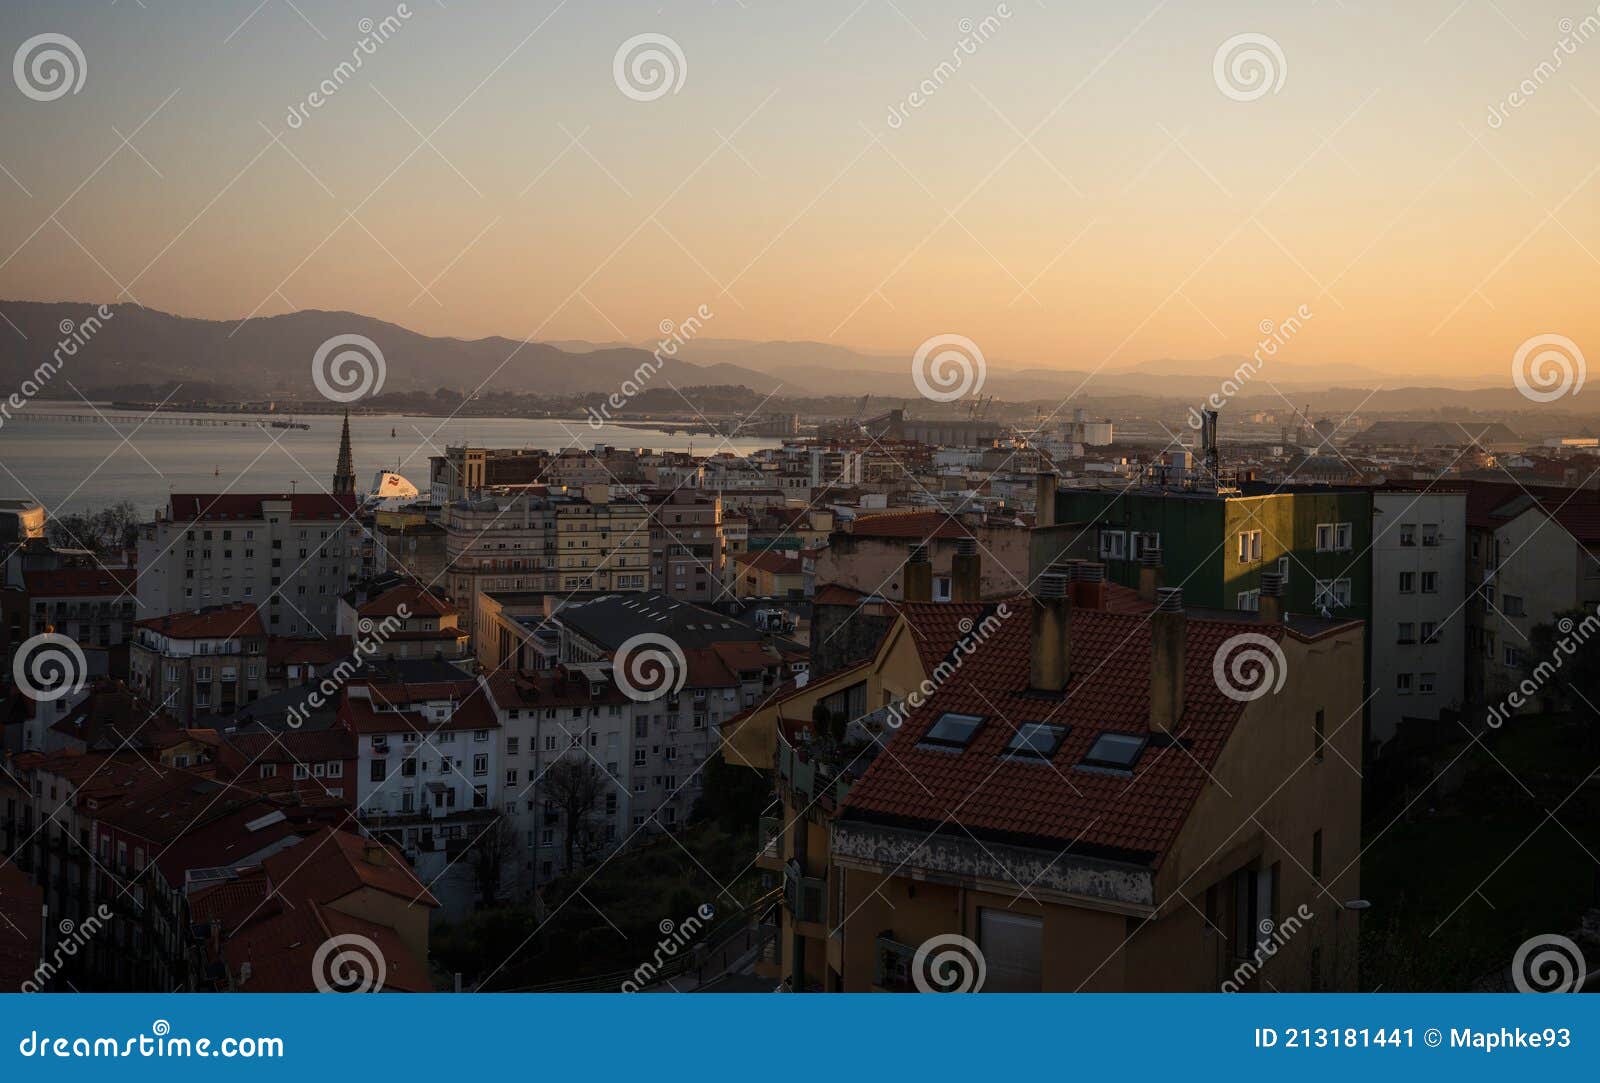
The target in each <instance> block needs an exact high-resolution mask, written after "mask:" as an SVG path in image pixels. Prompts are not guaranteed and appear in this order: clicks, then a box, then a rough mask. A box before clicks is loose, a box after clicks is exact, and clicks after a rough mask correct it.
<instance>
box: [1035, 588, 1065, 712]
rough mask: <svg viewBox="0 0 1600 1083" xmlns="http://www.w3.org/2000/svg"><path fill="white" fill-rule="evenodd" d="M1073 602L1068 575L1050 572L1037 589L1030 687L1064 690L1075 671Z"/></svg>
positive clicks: (1052, 690) (1040, 690) (1037, 689)
mask: <svg viewBox="0 0 1600 1083" xmlns="http://www.w3.org/2000/svg"><path fill="white" fill-rule="evenodd" d="M1071 653H1072V603H1071V601H1070V600H1069V599H1068V598H1067V577H1066V576H1064V575H1061V574H1060V573H1059V572H1046V573H1045V574H1043V575H1041V576H1040V577H1039V581H1038V583H1037V584H1035V586H1034V592H1033V629H1032V635H1031V637H1030V639H1029V640H1028V687H1030V688H1032V689H1034V690H1035V691H1038V692H1060V691H1062V690H1063V689H1065V688H1066V687H1067V677H1068V675H1069V674H1070V673H1071Z"/></svg>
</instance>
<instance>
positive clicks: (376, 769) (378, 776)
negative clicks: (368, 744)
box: [368, 760, 389, 782]
mask: <svg viewBox="0 0 1600 1083" xmlns="http://www.w3.org/2000/svg"><path fill="white" fill-rule="evenodd" d="M388 765H389V761H388V760H373V761H372V774H371V775H370V776H368V777H370V778H371V780H372V781H373V782H382V781H383V780H384V779H386V778H388V777H389V766H388Z"/></svg>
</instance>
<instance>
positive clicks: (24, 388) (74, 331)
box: [0, 305, 115, 425]
mask: <svg viewBox="0 0 1600 1083" xmlns="http://www.w3.org/2000/svg"><path fill="white" fill-rule="evenodd" d="M114 315H115V313H113V312H112V311H111V309H110V308H108V307H106V306H105V305H101V306H99V307H98V308H96V309H95V310H94V311H93V312H92V313H90V314H89V315H88V316H86V317H84V318H83V319H81V320H79V321H78V322H77V323H74V322H72V321H71V320H62V321H61V323H60V325H59V326H60V330H61V337H60V338H59V339H57V340H56V348H55V350H54V351H52V352H51V354H50V356H49V357H47V358H45V360H43V361H42V362H40V363H39V367H38V368H36V369H34V370H33V371H32V372H31V373H29V374H28V375H27V376H25V377H23V380H22V385H21V386H20V387H18V388H17V390H15V391H13V392H12V393H11V394H10V395H8V396H7V397H6V399H5V401H3V402H0V425H4V424H5V423H6V422H7V421H10V420H11V411H13V410H21V409H22V408H23V407H24V406H27V405H28V403H29V402H30V401H31V400H32V399H33V397H34V396H35V395H37V394H39V392H40V391H42V390H44V385H45V384H47V383H49V382H50V381H51V379H53V378H54V377H55V374H56V373H58V372H60V371H61V370H62V369H63V368H64V367H65V366H66V363H67V361H68V360H70V359H71V358H73V357H76V356H77V353H78V351H79V350H80V349H82V348H83V347H85V346H87V345H88V344H89V340H90V339H92V338H94V336H95V335H97V334H99V333H100V328H101V327H103V326H105V324H106V322H107V321H109V320H110V319H111V318H112V317H113V316H114Z"/></svg>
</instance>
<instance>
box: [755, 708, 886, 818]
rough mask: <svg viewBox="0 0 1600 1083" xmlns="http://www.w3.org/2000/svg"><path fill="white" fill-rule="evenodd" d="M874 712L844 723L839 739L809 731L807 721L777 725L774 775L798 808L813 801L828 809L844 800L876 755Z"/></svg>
mask: <svg viewBox="0 0 1600 1083" xmlns="http://www.w3.org/2000/svg"><path fill="white" fill-rule="evenodd" d="M881 713H882V712H874V713H873V714H870V715H864V716H862V717H861V718H858V719H856V720H854V721H852V722H849V723H847V724H846V725H845V726H844V729H843V740H838V739H836V738H835V737H834V736H833V735H830V734H821V735H816V734H813V733H812V731H811V729H810V728H809V724H801V725H804V726H806V727H807V728H799V727H798V726H796V725H795V724H792V723H791V724H788V725H785V724H784V723H781V722H780V724H779V726H778V754H777V770H778V779H779V782H780V784H781V785H782V786H784V787H786V788H787V789H788V790H789V791H791V793H792V795H793V798H794V803H795V804H796V805H798V806H800V807H801V808H805V807H808V806H810V805H811V804H812V803H813V802H815V803H816V804H817V805H818V806H820V807H821V808H822V809H823V811H825V812H829V813H831V812H832V811H833V810H834V809H836V808H838V807H839V805H840V804H841V803H842V802H843V801H844V798H845V794H847V793H849V792H850V787H851V786H852V785H854V784H855V781H856V780H857V779H859V778H860V777H861V776H862V775H863V774H864V773H865V772H866V770H867V768H868V767H869V766H870V765H871V764H872V761H873V760H874V759H876V758H877V755H878V753H879V751H881V750H882V747H883V746H882V744H881V743H880V741H879V740H878V739H877V736H876V735H877V733H878V732H879V728H875V726H876V722H877V719H878V715H880V714H881Z"/></svg>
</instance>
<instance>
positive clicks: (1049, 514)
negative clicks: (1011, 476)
mask: <svg viewBox="0 0 1600 1083" xmlns="http://www.w3.org/2000/svg"><path fill="white" fill-rule="evenodd" d="M1033 525H1034V526H1055V525H1056V474H1055V471H1054V470H1041V471H1039V473H1038V474H1037V475H1035V477H1034V479H1033Z"/></svg>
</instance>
